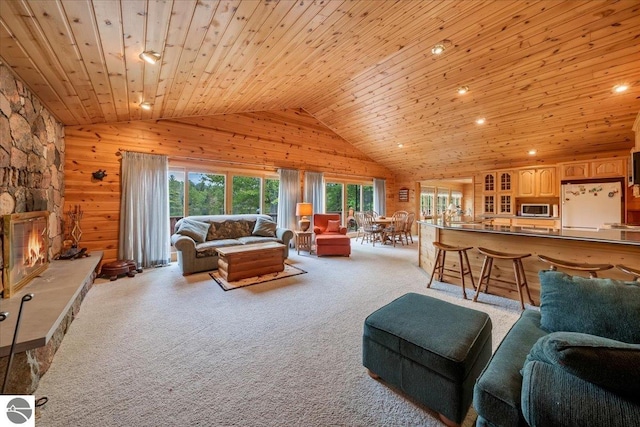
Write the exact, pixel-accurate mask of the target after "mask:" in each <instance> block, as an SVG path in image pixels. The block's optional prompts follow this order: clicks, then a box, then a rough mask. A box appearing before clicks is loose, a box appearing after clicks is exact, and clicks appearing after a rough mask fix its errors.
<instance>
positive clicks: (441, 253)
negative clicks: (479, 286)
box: [427, 242, 476, 299]
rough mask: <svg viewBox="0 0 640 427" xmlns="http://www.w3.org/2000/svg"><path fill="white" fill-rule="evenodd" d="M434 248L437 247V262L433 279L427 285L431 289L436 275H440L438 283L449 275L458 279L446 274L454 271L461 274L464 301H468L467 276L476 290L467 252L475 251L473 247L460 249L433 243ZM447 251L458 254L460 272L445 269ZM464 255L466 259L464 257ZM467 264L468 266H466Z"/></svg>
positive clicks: (434, 265) (432, 274)
mask: <svg viewBox="0 0 640 427" xmlns="http://www.w3.org/2000/svg"><path fill="white" fill-rule="evenodd" d="M433 246H435V247H436V261H435V263H434V264H433V271H432V272H431V278H430V279H429V283H428V284H427V288H430V287H431V282H433V276H435V275H436V273H438V281H440V282H442V276H444V275H447V276H452V277H458V276H457V275H451V274H447V273H445V271H452V272H456V273H459V274H460V279H461V280H462V296H463V297H464V299H467V292H466V290H465V286H464V285H465V284H464V276H465V275H467V274H468V275H469V278H470V279H471V285H472V286H473V289H475V288H476V284H475V282H474V280H473V274H472V273H471V264H469V257H468V256H467V251H468V250H469V249H473V247H471V246H469V247H458V246H450V245H445V244H444V243H440V242H433ZM447 251H452V252H458V257H459V259H460V271H459V272H457V271H456V270H453V269H451V268H445V267H444V261H445V257H446V255H447ZM463 255H464V257H463ZM465 263H466V265H465Z"/></svg>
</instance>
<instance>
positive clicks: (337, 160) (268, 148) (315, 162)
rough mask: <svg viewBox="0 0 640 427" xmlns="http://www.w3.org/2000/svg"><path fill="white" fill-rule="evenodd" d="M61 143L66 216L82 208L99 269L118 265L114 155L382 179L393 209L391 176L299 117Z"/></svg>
mask: <svg viewBox="0 0 640 427" xmlns="http://www.w3.org/2000/svg"><path fill="white" fill-rule="evenodd" d="M65 141H66V161H65V185H66V190H65V211H67V210H68V209H70V208H72V207H73V206H75V205H80V206H81V207H82V209H83V210H84V217H83V219H82V222H81V228H82V231H83V234H82V239H81V245H82V247H86V248H88V250H89V251H92V250H103V251H104V262H109V261H111V260H115V259H117V257H118V254H117V251H118V227H119V220H120V213H119V211H120V160H121V156H120V155H119V150H121V149H122V150H128V151H137V152H143V153H153V154H165V155H168V156H169V158H170V159H175V160H177V161H178V160H179V161H180V162H184V161H185V160H186V161H188V162H189V161H191V162H193V164H198V163H201V162H202V163H206V164H209V165H211V164H219V165H220V166H221V167H224V168H227V169H228V168H229V167H237V168H240V169H242V170H247V169H256V170H275V169H277V168H287V169H299V170H301V171H306V170H308V171H319V172H325V173H330V174H332V175H344V176H345V177H347V178H363V179H365V178H366V179H371V180H372V179H373V178H374V177H376V178H385V179H387V189H388V190H387V199H388V200H387V201H388V203H387V206H388V208H387V209H388V210H390V209H396V207H395V206H394V200H395V199H394V198H393V195H394V194H396V193H397V191H396V190H395V187H396V186H395V183H394V177H393V174H392V173H391V172H390V171H389V170H388V169H386V168H384V167H382V166H380V165H379V164H377V163H375V162H374V161H372V160H371V159H369V158H368V157H366V156H365V155H364V154H362V152H360V151H359V150H357V149H355V148H354V147H353V146H352V145H350V144H348V143H347V142H345V141H344V140H343V139H342V138H340V137H339V136H338V135H336V134H335V133H333V132H332V131H330V130H329V129H327V128H326V127H325V126H324V125H322V124H321V123H320V122H318V121H317V120H316V119H314V118H313V117H312V116H311V115H309V114H308V113H306V112H305V111H303V110H299V109H291V110H283V111H275V112H274V111H271V112H257V113H244V114H229V115H219V116H206V117H194V118H182V119H171V120H146V121H135V122H123V123H116V124H95V125H80V126H67V127H66V128H65ZM98 169H105V170H106V173H107V177H106V178H104V180H102V181H97V180H95V179H93V178H92V176H91V174H92V172H94V171H97V170H98Z"/></svg>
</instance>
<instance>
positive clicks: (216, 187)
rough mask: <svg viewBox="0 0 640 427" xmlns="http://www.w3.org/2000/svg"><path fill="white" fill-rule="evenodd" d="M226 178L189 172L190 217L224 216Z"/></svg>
mask: <svg viewBox="0 0 640 427" xmlns="http://www.w3.org/2000/svg"><path fill="white" fill-rule="evenodd" d="M224 190H225V176H224V175H216V174H208V173H198V172H189V215H222V214H224Z"/></svg>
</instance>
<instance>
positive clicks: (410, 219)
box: [404, 212, 416, 245]
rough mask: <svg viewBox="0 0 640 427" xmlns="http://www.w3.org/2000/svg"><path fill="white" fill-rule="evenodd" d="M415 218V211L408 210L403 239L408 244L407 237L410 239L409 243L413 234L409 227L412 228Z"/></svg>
mask: <svg viewBox="0 0 640 427" xmlns="http://www.w3.org/2000/svg"><path fill="white" fill-rule="evenodd" d="M415 220H416V213H415V212H409V215H407V221H406V222H405V223H404V240H405V241H406V242H407V245H408V244H409V239H411V243H413V236H412V235H411V229H412V228H413V223H414V221H415Z"/></svg>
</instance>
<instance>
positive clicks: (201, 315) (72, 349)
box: [36, 241, 520, 427]
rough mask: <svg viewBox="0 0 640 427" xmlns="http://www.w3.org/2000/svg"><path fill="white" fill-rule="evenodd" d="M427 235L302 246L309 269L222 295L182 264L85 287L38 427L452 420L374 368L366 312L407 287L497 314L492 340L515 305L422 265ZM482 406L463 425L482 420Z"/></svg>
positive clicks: (299, 260) (42, 391) (42, 390)
mask: <svg viewBox="0 0 640 427" xmlns="http://www.w3.org/2000/svg"><path fill="white" fill-rule="evenodd" d="M417 248H418V243H417V241H416V243H414V244H413V245H411V246H405V247H398V246H397V247H395V248H393V247H391V246H386V247H381V246H379V245H376V247H375V248H373V247H371V245H367V244H365V245H360V243H356V242H353V241H352V250H353V253H352V255H351V257H350V258H344V257H323V258H317V257H315V256H310V255H303V254H301V255H296V254H295V251H290V258H289V261H290V262H291V263H292V265H295V266H296V267H299V268H302V269H303V270H305V271H307V272H308V274H303V275H299V276H294V277H288V278H285V279H282V280H277V281H272V282H267V283H263V284H259V285H255V286H249V287H246V288H242V289H237V290H234V291H233V292H225V291H223V290H222V289H221V288H220V287H219V286H218V285H217V284H216V283H215V282H214V281H213V280H212V279H211V277H210V276H209V274H208V273H199V274H194V275H191V276H187V277H183V276H182V275H181V274H180V271H179V269H178V267H177V265H175V264H172V265H171V266H170V267H164V268H159V269H154V270H145V272H144V273H142V274H138V275H137V276H136V277H135V278H126V277H124V278H120V279H118V280H117V281H115V282H109V281H108V280H105V279H98V280H97V281H96V285H95V286H94V287H93V289H92V290H91V291H90V292H89V294H88V295H87V297H86V299H85V301H84V303H83V305H82V309H81V311H80V313H79V316H78V317H77V318H76V320H75V321H74V322H73V324H72V325H71V327H70V330H69V332H68V334H67V336H66V337H65V339H64V341H63V343H62V346H61V347H60V349H59V351H58V353H57V354H56V356H55V359H54V361H53V364H52V366H51V368H50V370H49V371H48V372H47V374H46V375H45V376H44V377H43V379H42V381H41V382H40V386H39V388H38V390H37V391H36V398H38V397H41V396H47V397H48V398H49V403H47V405H46V406H45V407H44V408H43V409H42V410H41V411H40V418H39V419H38V426H65V427H66V426H100V427H107V426H192V425H199V426H441V425H443V424H441V423H440V422H439V421H438V420H437V419H436V418H434V416H433V414H432V413H431V412H429V411H428V410H426V409H424V408H423V407H419V406H416V405H415V404H414V403H413V402H411V401H409V400H408V399H407V398H406V397H404V396H402V395H399V394H398V393H396V392H395V391H394V390H392V389H390V388H389V387H387V386H386V385H384V383H381V382H378V381H375V380H373V379H372V378H370V377H369V376H368V375H367V373H366V370H365V369H364V367H363V366H362V360H361V358H362V356H361V354H362V325H363V322H364V319H365V317H366V316H367V315H368V314H369V313H371V312H372V311H374V310H375V309H377V308H379V307H381V306H382V305H384V304H386V303H388V302H390V301H392V300H393V299H395V298H397V297H399V296H400V295H403V294H405V293H407V292H419V293H423V294H427V295H430V296H433V297H437V298H441V299H443V300H446V301H450V302H454V303H457V304H460V305H463V306H466V307H471V308H474V309H478V310H483V311H486V312H487V313H489V314H490V316H491V319H492V322H493V348H494V350H495V348H496V346H497V345H498V343H499V342H500V340H501V339H502V337H503V336H504V334H505V333H506V331H507V330H508V329H509V328H510V327H511V325H512V324H513V322H515V320H516V319H517V318H518V316H519V313H520V310H519V307H518V306H519V304H518V303H517V302H516V301H511V300H505V299H502V298H498V297H490V296H483V301H484V302H483V303H473V302H471V301H469V300H467V301H465V300H462V299H461V290H460V288H459V287H455V286H451V285H446V284H442V283H438V282H434V284H433V285H432V288H431V289H426V283H427V279H428V274H426V273H425V272H424V271H422V270H421V269H420V268H419V267H418V266H417V259H418V250H417ZM474 419H475V414H474V413H473V409H471V411H470V414H469V415H468V416H467V419H466V420H465V423H464V426H471V425H473V421H474Z"/></svg>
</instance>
